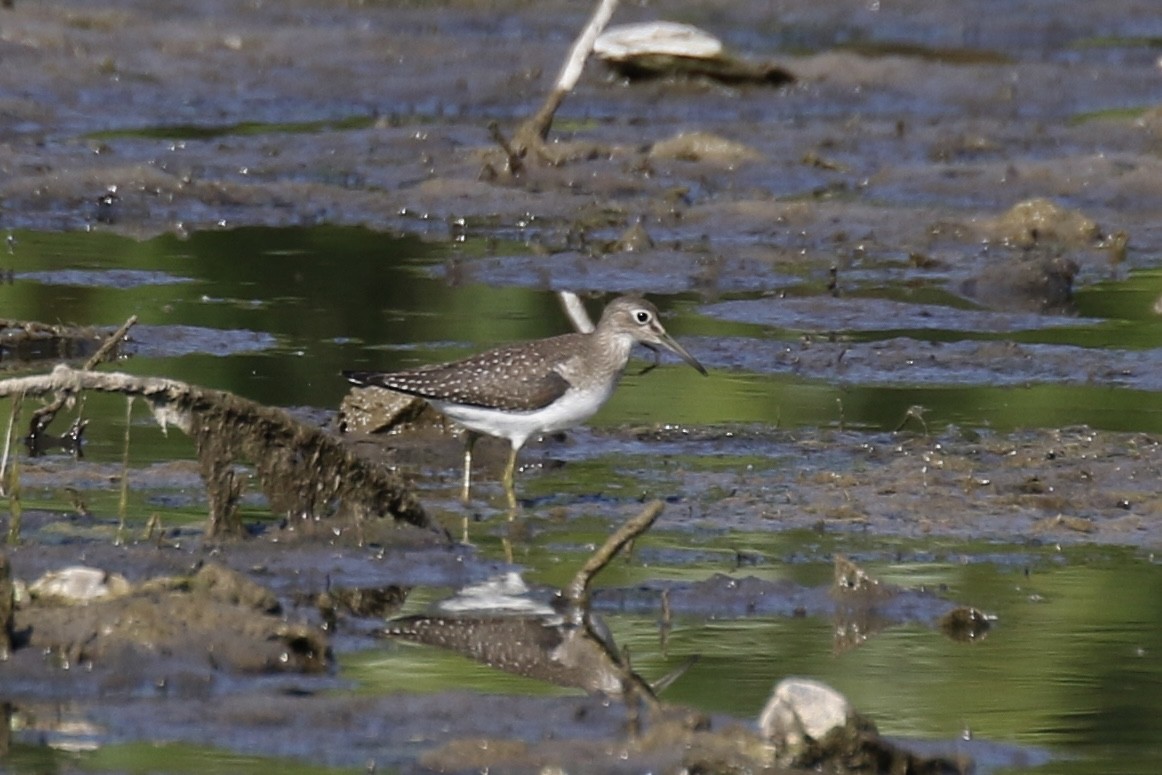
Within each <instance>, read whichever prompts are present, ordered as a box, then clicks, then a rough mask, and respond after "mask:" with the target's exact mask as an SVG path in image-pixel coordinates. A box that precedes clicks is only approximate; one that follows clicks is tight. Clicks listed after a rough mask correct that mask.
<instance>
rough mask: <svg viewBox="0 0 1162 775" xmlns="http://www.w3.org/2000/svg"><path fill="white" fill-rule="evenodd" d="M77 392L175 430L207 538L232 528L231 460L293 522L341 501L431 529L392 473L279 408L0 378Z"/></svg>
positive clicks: (25, 387)
mask: <svg viewBox="0 0 1162 775" xmlns="http://www.w3.org/2000/svg"><path fill="white" fill-rule="evenodd" d="M85 390H96V391H100V392H106V393H121V394H124V395H127V396H140V397H141V398H143V399H145V401H146V402H147V403H148V405H149V407H150V409H151V410H152V412H153V415H154V418H155V419H156V420H157V421H158V423H159V424H161V426H162V428H163V429H164V428H166V427H167V426H168V425H170V424H172V425H176V426H177V427H178V428H180V429H181V430H182V431H184V432H185V433H187V434H188V435H190V436H191V437H192V438H193V440H194V446H195V449H196V451H197V456H198V462H199V465H200V467H201V473H202V477H203V479H204V480H205V482H206V486H207V489H208V492H209V496H210V504H211V515H210V522H209V526H208V528H207V535H208V536H209V537H214V536H221V535H223V534H224V533H230V532H237V529H238V525H237V524H236V520H235V519H233V518H232V510H233V509H234V507H235V506H236V504H237V487H238V485H237V483H236V482H235V480H234V476H233V464H234V462H235V461H246V462H249V463H250V464H251V465H253V466H254V469H255V473H256V474H257V476H258V479H259V481H260V483H261V485H262V489H263V492H264V493H265V495H266V497H267V499H268V500H269V502H270V507H271V510H272V511H273V512H274V513H276V514H281V515H284V516H288V517H294V518H316V517H322V516H325V515H326V514H327V513H329V512H330V511H332V510H334V509H335V507H336V506H337V505H338V504H339V503H342V506H343V508H344V510H345V511H347V512H348V513H350V514H351V515H352V516H353V517H355V519H356V520H357V522H358V521H360V520H362V519H364V518H365V517H368V516H371V515H377V516H384V515H388V514H390V515H391V516H392V517H393V518H395V519H396V520H397V521H400V522H405V523H408V524H411V525H415V526H417V527H421V528H425V529H429V530H434V531H437V532H441V533H442V530H441V529H440V528H438V527H436V526H435V525H434V523H433V522H432V521H431V520H430V518H429V517H428V515H427V513H426V512H425V511H424V509H423V507H422V506H421V505H420V503H419V501H418V500H417V499H416V497H415V495H414V494H413V493H412V492H411V491H410V490H409V489H408V488H407V487H406V486H405V485H404V483H403V481H402V480H401V479H400V478H399V476H398V475H397V474H395V473H394V472H391V471H388V470H387V469H385V468H383V467H381V466H378V465H376V464H374V463H372V462H371V461H367V460H364V459H363V458H360V457H359V456H358V455H356V454H355V453H354V452H353V451H351V450H350V449H349V448H348V447H346V446H345V445H344V444H342V443H341V442H340V441H339V440H338V439H336V438H334V437H333V436H330V435H329V434H326V433H324V432H323V431H321V430H319V429H318V428H313V427H311V426H308V425H305V424H303V423H300V422H299V421H298V420H295V419H294V418H293V417H291V416H290V415H288V414H287V413H286V412H284V411H283V410H281V409H277V408H274V407H268V406H263V405H261V404H257V403H255V402H253V401H249V400H247V399H244V398H241V397H239V396H236V395H233V394H232V393H227V392H225V391H219V390H209V389H206V388H201V387H197V386H195V385H189V384H187V383H184V382H179V381H177V380H171V379H163V378H157V377H137V376H134V375H131V374H122V373H117V372H107V373H106V372H96V371H86V370H81V369H73V368H70V367H69V366H65V365H60V366H57V367H56V368H55V369H53V371H52V373H51V374H42V375H37V376H31V377H19V378H14V379H7V380H0V398H3V397H7V396H16V395H20V394H26V395H45V394H49V393H55V394H64V395H66V396H75V395H77V394H79V393H80V392H82V391H85Z"/></svg>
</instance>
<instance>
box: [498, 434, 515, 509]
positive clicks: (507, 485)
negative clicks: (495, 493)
mask: <svg viewBox="0 0 1162 775" xmlns="http://www.w3.org/2000/svg"><path fill="white" fill-rule="evenodd" d="M516 453H517V448H516V447H513V448H512V450H511V451H510V452H509V453H508V465H506V466H505V467H504V476H503V477H502V478H501V483H502V484H503V485H504V495H505V497H506V498H507V499H508V510H509V514H510V515H511V514H513V513H515V512H516V486H515V485H514V479H515V478H516Z"/></svg>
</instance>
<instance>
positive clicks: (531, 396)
mask: <svg viewBox="0 0 1162 775" xmlns="http://www.w3.org/2000/svg"><path fill="white" fill-rule="evenodd" d="M578 336H580V335H578V334H564V335H562V336H558V337H553V338H552V339H542V340H538V341H535V342H525V343H523V344H518V345H511V346H508V347H500V348H497V349H495V350H489V351H488V352H483V353H480V354H479V355H473V356H471V357H470V358H465V359H463V360H460V361H455V362H453V363H441V364H435V365H432V366H425V367H423V368H419V369H412V370H410V371H397V372H390V373H376V372H353V371H349V372H344V376H345V377H347V379H348V380H350V381H351V382H354V383H355V384H357V385H378V386H379V387H385V388H388V389H389V390H395V391H397V392H400V393H407V394H408V395H413V396H418V397H420V398H426V399H430V400H434V401H448V402H452V403H456V404H462V405H465V406H479V407H483V408H486V409H501V410H505V411H534V410H536V409H543V408H544V407H546V406H548V405H549V404H551V403H553V402H554V401H556V400H557V399H558V398H560V397H561V396H563V395H564V394H565V391H567V390H568V389H569V388H570V384H569V381H568V380H567V379H565V378H564V377H563V376H561V374H559V373H558V372H556V371H554V370H553V369H552V368H551V366H552V365H553V363H555V362H556V360H557V359H558V358H560V357H561V356H562V355H563V354H564V355H566V356H567V355H568V354H569V353H570V352H571V351H572V350H573V349H575V348H576V345H577V344H578V341H577V340H576V337H578Z"/></svg>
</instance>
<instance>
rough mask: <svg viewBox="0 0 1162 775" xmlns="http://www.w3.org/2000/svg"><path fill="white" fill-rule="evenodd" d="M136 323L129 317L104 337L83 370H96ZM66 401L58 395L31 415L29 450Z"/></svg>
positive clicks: (34, 445) (64, 395)
mask: <svg viewBox="0 0 1162 775" xmlns="http://www.w3.org/2000/svg"><path fill="white" fill-rule="evenodd" d="M136 323H137V316H136V315H130V316H129V319H128V320H126V321H125V322H124V323H122V324H121V327H120V328H118V329H117V330H116V331H114V332H113V333H112V334H111V335H110V336H108V337H106V339H105V341H104V342H102V343H101V346H100V347H98V348H97V351H96V352H95V353H93V354H92V355H91V356H89V359H88V360H87V361H85V365H84V370H85V371H91V370H92V369H95V368H97V366H99V365H100V364H101V363H102V362H103V361H104V360H105V359H106V358H108V357H109V354H110V353H112V352H113V350H115V349H116V348H117V346H118V345H119V344H121V342H122V340H123V339H125V337H126V335H127V334H128V333H129V329H131V328H133V326H134V325H136ZM68 400H69V394H66V393H60V394H58V395H57V397H56V399H55V400H54V401H53V402H52V403H50V404H46V405H44V406H42V407H40V408H39V409H37V410H36V411H35V412H33V413H32V419H31V420H30V421H29V423H28V439H27V440H28V445H29V448H30V449H35V448H36V444H37V441H38V440H39V438H40V436H41V434H42V433H44V431H45V429H46V428H48V426H49V425H51V424H52V421H53V419H55V418H56V415H57V412H59V411H60V410H61V408H63V407H64V405H65V403H67V402H68Z"/></svg>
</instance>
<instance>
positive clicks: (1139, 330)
mask: <svg viewBox="0 0 1162 775" xmlns="http://www.w3.org/2000/svg"><path fill="white" fill-rule="evenodd" d="M506 250H507V251H516V252H523V251H524V250H525V248H524V247H523V246H521V245H515V244H506V243H497V242H494V241H489V240H483V239H479V240H465V241H462V242H451V243H435V242H429V241H425V240H422V239H419V238H416V237H412V236H406V235H389V234H380V233H376V232H372V231H369V230H366V229H362V228H347V227H332V226H323V227H316V228H289V229H267V228H243V229H234V230H223V231H218V232H201V233H196V234H193V235H190V236H189V237H187V238H179V237H177V236H172V235H166V236H161V237H157V238H155V239H151V240H146V241H140V242H139V241H134V240H130V239H126V238H122V237H117V236H113V235H109V234H102V233H69V234H58V233H53V234H44V233H29V232H16V233H14V234H12V235H11V240H10V242H9V251H8V255H7V256H6V258H5V260H4V262H3V265H2V268H4V269H11V270H13V271H14V272H15V274H16V280H15V282H13V283H12V284H7V285H0V309H2V310H3V314H4V316H5V317H8V318H14V319H23V320H39V321H43V322H58V321H60V322H75V323H81V324H93V325H106V326H115V325H117V324H119V323H120V322H121V321H123V320H124V319H125V318H127V317H128V316H129V315H130V314H137V315H138V316H139V318H140V320H141V324H142V325H153V326H177V325H181V326H201V327H206V328H210V329H222V330H241V331H251V332H260V333H262V334H268V335H270V336H271V337H273V339H274V341H273V342H272V343H271V344H270V346H268V347H266V348H264V349H262V350H261V351H258V352H245V353H239V354H231V355H229V357H222V354H221V353H218V352H215V351H213V349H212V348H211V350H210V351H209V352H193V353H189V354H184V355H174V356H172V357H155V358H134V359H130V360H128V361H124V362H122V363H120V364H118V367H119V368H122V369H124V370H126V371H130V372H135V373H142V374H161V375H166V376H170V377H175V378H178V379H185V380H189V381H192V382H196V383H198V384H202V385H206V386H210V387H215V388H222V389H226V390H231V391H234V392H237V393H240V394H242V395H245V396H248V397H250V398H253V399H255V400H258V401H262V402H266V403H272V404H278V405H289V406H313V407H333V406H336V405H337V403H338V401H339V399H340V398H341V396H342V395H343V393H344V391H345V385H344V383H343V381H342V379H341V378H340V377H339V372H340V371H341V370H342V369H344V368H361V367H368V368H382V369H391V368H397V367H403V366H409V365H415V364H419V363H425V362H432V361H437V360H444V359H449V358H453V357H457V356H461V355H465V354H467V353H469V352H472V351H476V350H479V349H481V348H483V347H487V346H490V345H495V344H497V343H501V342H508V341H514V340H520V339H528V338H535V337H539V336H546V335H550V334H553V333H559V332H561V331H565V330H568V324H567V322H566V320H565V319H564V317H563V315H562V314H561V312H560V310H559V309H558V306H557V302H556V300H555V298H554V297H553V295H552V294H551V293H547V292H544V291H537V290H532V289H529V288H511V287H509V288H498V287H490V286H485V285H481V284H461V283H459V282H458V281H457V279H456V278H457V272H456V270H455V265H456V263H457V262H459V261H462V260H466V259H471V258H472V257H474V256H478V255H482V254H486V253H491V252H497V251H500V252H503V251H506ZM125 270H133V271H136V272H139V273H142V272H147V273H150V274H149V275H148V277H149V278H150V280H149V282H148V284H145V283H141V282H138V283H134V282H132V281H126V280H125V279H124V277H123V276H120V275H118V274H117V273H118V272H124V271H125ZM78 272H86V273H87V274H84V275H79V274H78ZM94 272H96V274H95V275H94V274H93V273H94ZM94 277H97V278H104V279H102V280H100V282H101V284H94V280H93V278H94ZM78 278H79V279H78ZM1160 294H1162V274H1159V273H1149V272H1143V273H1140V274H1137V275H1134V276H1133V277H1132V278H1130V279H1129V280H1128V281H1123V282H1118V283H1107V284H1103V285H1099V286H1097V287H1096V288H1093V289H1090V290H1086V291H1083V292H1082V293H1080V294H1079V298H1078V304H1079V307H1080V314H1081V315H1083V316H1086V317H1092V318H1097V319H1099V322H1098V323H1097V324H1095V325H1091V326H1088V327H1087V326H1080V325H1079V326H1073V327H1069V328H1065V329H1052V330H1045V331H1037V332H1021V333H1020V334H1018V335H1015V336H1014V337H1013V338H1015V339H1020V340H1023V341H1036V342H1047V343H1053V342H1057V343H1072V344H1076V345H1082V346H1094V347H1119V348H1149V347H1153V346H1154V345H1155V343H1156V342H1158V341H1159V335H1160V334H1162V331H1160V330H1159V326H1162V322H1160V321H1159V320H1158V318H1157V316H1156V315H1155V314H1154V313H1153V312H1152V304H1153V300H1154V299H1156V298H1158V296H1159V295H1160ZM658 301H659V302H660V304H661V306H662V307H663V308H668V309H669V310H670V311H671V312H672V313H674V314H671V315H670V316H669V318H668V324H669V326H670V328H671V331H672V332H673V333H674V334H675V335H676V336H678V337H680V338H681V337H686V338H689V337H698V336H710V337H717V336H727V337H744V338H746V337H756V336H758V337H762V338H766V339H769V338H771V337H777V336H780V335H781V334H780V332H778V331H764V330H763V329H762V328H761V327H757V326H754V325H748V324H742V323H738V324H731V323H724V322H722V321H715V320H710V319H706V318H700V317H699V316H697V315H696V314H692V313H693V312H695V311H696V308H695V307H694V306H693V301H694V300H693V299H690V298H684V297H683V298H673V299H658ZM1103 319H1104V320H1103ZM880 335H882V336H884V337H890V336H895V335H896V333H895V332H881V334H880ZM917 335H918V336H923V337H926V338H929V339H930V340H933V341H943V340H947V339H948V338H949V337H950V336H952V333H951V332H947V331H937V332H926V333H925V332H921V333H918V334H917ZM787 336H788V337H790V338H791V339H794V337H795V335H794V334H793V333H788V334H787ZM875 336H876V335H875V334H874V333H872V334H867V333H864V334H860V336H859V338H860V339H863V340H867V339H873V338H874V337H875ZM981 336H982V335H981V334H980V333H979V332H965V333H964V334H963V335H962V337H963V338H966V339H970V338H981ZM999 338H1005V337H999ZM693 349H695V350H697V349H698V348H697V342H696V340H695V344H694V345H693ZM626 383H627V386H628V389H623V390H620V391H618V392H617V393H616V394H615V396H614V399H613V400H612V401H611V402H610V404H609V405H608V406H607V407H606V408H605V409H604V410H603V411H602V412H601V413H600V414H599V415H598V416H597V417H596V418H595V419H594V424H596V425H602V424H624V423H634V422H642V423H646V422H650V423H652V422H671V423H678V424H689V425H714V424H721V423H752V422H753V423H762V424H773V425H778V426H782V427H796V426H820V425H823V426H839V425H843V426H846V427H852V428H868V429H879V430H885V429H886V430H891V429H895V428H897V427H899V426H900V424H901V423H902V422H903V420H904V418H905V417H906V416H907V413H908V410H909V408H910V407H912V406H916V405H920V406H923V407H924V408H925V410H926V411H925V413H924V415H923V416H924V420H925V422H926V423H927V427H928V428H929V429H930V430H933V431H937V430H939V429H940V428H941V427H942V426H944V425H946V424H948V423H956V424H958V425H963V426H969V427H982V426H988V427H992V428H995V429H997V430H1009V429H1014V428H1028V427H1059V426H1063V425H1074V424H1082V423H1084V424H1089V425H1091V426H1094V427H1097V428H1104V429H1110V430H1142V431H1154V432H1157V431H1162V403H1160V399H1159V396H1158V395H1157V394H1154V393H1151V392H1145V391H1135V390H1130V389H1124V388H1114V387H1106V386H1086V385H1053V384H1049V385H1044V384H1041V385H1039V384H1030V385H1027V386H1019V387H1004V388H999V387H993V386H987V385H969V386H940V385H936V386H907V385H899V386H882V385H860V384H847V385H842V386H837V385H833V384H828V383H826V382H823V381H818V380H814V379H811V378H810V376H809V375H806V376H804V375H798V374H789V373H774V374H769V373H768V374H752V373H746V372H739V371H732V370H726V369H721V368H719V369H712V371H711V376H710V378H709V379H704V378H702V377H700V376H699V375H697V374H695V373H694V372H692V371H690V370H688V369H683V368H681V367H679V366H676V365H670V364H668V363H667V364H666V365H664V366H663V367H662V368H661V369H658V370H656V371H654V372H652V373H651V374H649V375H646V376H645V377H643V378H641V379H640V380H638V379H636V378H635V377H633V376H630V377H629V378H628V379H627V380H626ZM93 403H94V404H97V405H98V406H96V407H95V408H94V410H93V411H96V412H98V413H100V412H101V411H102V410H101V408H100V404H101V402H100V401H99V400H95V401H93ZM109 403H110V408H109V409H108V411H109V412H110V413H112V414H116V413H119V411H120V409H119V405H118V404H116V403H114V402H109ZM659 406H664V407H666V411H665V414H664V416H660V415H659V414H658V411H657V408H658V407H659ZM93 430H94V431H97V428H96V427H94V429H93ZM98 435H99V433H94V438H95V439H96V437H97V436H98ZM139 441H140V442H141V443H142V444H148V441H147V440H146V439H140V440H139ZM142 449H147V447H142ZM168 452H169V450H168V449H167V450H165V451H164V452H161V453H160V454H159V455H158V458H161V457H163V456H164V454H167V453H168Z"/></svg>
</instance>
